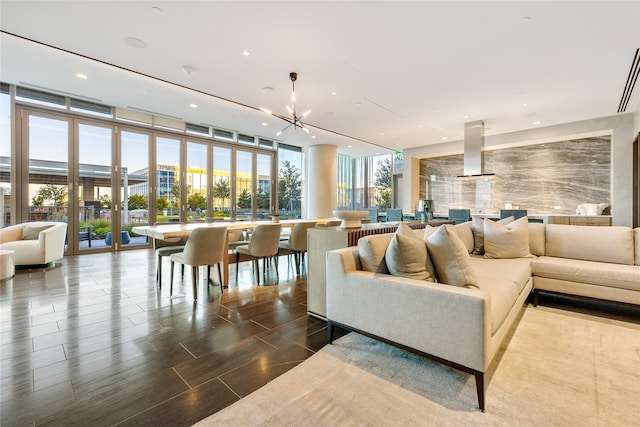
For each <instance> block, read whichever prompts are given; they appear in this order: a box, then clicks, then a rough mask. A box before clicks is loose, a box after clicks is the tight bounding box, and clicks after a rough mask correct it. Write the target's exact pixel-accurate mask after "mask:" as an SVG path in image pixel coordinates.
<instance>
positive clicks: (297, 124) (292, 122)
mask: <svg viewBox="0 0 640 427" xmlns="http://www.w3.org/2000/svg"><path fill="white" fill-rule="evenodd" d="M289 79H291V87H292V89H291V106H289V105H287V111H288V112H289V114H291V118H289V117H286V116H281V115H279V114H274V113H273V112H271V110H268V109H266V108H264V107H260V110H262V111H264V112H265V113H267V114H269V115H271V116H275V117H278V118H279V119H282V120H284V121H285V122H287V123H289V124H288V125H287V126H285V127H284V128H282V130H280V131H279V132H278V133H277V134H276V136H280V135H281V134H282V132H284V131H286V130H287V129H289V128H290V127H292V126H293V130H296V128H300V129H302V130H303V131H305V132H306V133H309V129H307V128H306V127H305V126H304V123H302V119H304V118H305V117H307V116H308V115H309V113H311V110H307V111H305V112H304V113H302V114H301V115H299V116H298V113H297V112H296V80H297V79H298V73H289Z"/></svg>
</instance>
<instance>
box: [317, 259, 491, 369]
mask: <svg viewBox="0 0 640 427" xmlns="http://www.w3.org/2000/svg"><path fill="white" fill-rule="evenodd" d="M354 252H355V254H354ZM356 259H357V248H344V249H339V250H335V251H329V252H327V318H328V319H329V320H331V321H335V322H338V323H342V324H345V325H347V326H350V327H353V328H356V329H360V330H362V331H365V332H368V333H371V334H374V335H377V336H380V337H383V338H386V339H389V340H391V341H394V342H397V343H399V344H402V345H406V346H408V347H411V348H414V349H416V350H420V351H422V352H425V353H428V354H431V355H433V356H436V357H440V358H442V359H445V360H449V361H451V362H454V363H458V364H460V365H463V366H466V367H469V368H472V369H475V370H477V371H482V372H484V371H485V369H486V368H487V367H488V365H489V363H490V362H491V359H492V355H491V354H489V353H490V351H491V345H490V342H491V320H490V304H491V302H490V300H489V298H487V297H486V296H485V294H484V293H483V292H482V291H480V290H477V289H468V288H461V287H454V286H449V285H445V284H441V283H432V282H426V281H421V280H414V279H407V278H402V277H394V276H390V275H387V274H378V273H371V272H367V271H361V270H358V269H357V268H355V264H356V263H355V260H356ZM352 260H354V261H353V262H352Z"/></svg>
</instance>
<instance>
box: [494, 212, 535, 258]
mask: <svg viewBox="0 0 640 427" xmlns="http://www.w3.org/2000/svg"><path fill="white" fill-rule="evenodd" d="M484 256H485V258H523V257H530V256H531V252H530V250H529V220H528V218H527V217H526V216H525V217H522V218H520V219H518V220H516V221H513V222H511V223H509V224H507V225H502V224H498V223H496V222H493V221H491V220H489V219H485V220H484Z"/></svg>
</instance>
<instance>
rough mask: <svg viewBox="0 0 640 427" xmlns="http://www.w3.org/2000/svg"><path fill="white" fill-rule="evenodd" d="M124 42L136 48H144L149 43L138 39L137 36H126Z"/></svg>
mask: <svg viewBox="0 0 640 427" xmlns="http://www.w3.org/2000/svg"><path fill="white" fill-rule="evenodd" d="M124 42H125V43H126V44H128V45H129V46H131V47H135V48H136V49H144V48H145V47H147V44H146V43H145V42H144V41H143V40H140V39H137V38H135V37H125V38H124Z"/></svg>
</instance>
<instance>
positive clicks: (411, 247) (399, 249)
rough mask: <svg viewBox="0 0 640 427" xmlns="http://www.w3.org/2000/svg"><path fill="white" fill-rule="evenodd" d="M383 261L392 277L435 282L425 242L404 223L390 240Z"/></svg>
mask: <svg viewBox="0 0 640 427" xmlns="http://www.w3.org/2000/svg"><path fill="white" fill-rule="evenodd" d="M384 260H385V263H386V265H387V268H388V269H389V273H390V274H391V275H392V276H399V277H409V278H411V279H417V280H427V281H430V282H435V277H436V274H435V270H434V269H433V264H432V263H431V258H429V254H428V253H427V245H426V242H425V241H424V240H423V239H422V238H420V237H419V236H418V235H416V234H415V233H414V232H413V230H412V229H411V228H410V227H409V226H408V225H406V224H404V223H400V225H399V226H398V229H397V230H396V232H395V234H394V235H393V237H392V238H391V241H390V242H389V246H388V247H387V251H386V252H385V255H384Z"/></svg>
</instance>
